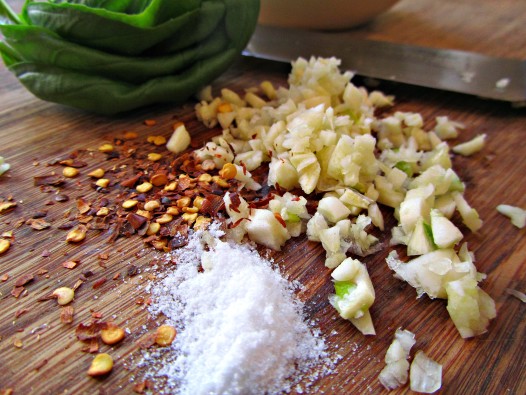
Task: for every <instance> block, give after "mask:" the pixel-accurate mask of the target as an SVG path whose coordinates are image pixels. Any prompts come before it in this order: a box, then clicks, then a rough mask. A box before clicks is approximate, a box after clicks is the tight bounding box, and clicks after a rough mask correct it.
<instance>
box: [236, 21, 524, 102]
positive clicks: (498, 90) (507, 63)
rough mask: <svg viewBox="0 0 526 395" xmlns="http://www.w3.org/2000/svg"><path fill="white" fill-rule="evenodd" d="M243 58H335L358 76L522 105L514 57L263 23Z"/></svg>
mask: <svg viewBox="0 0 526 395" xmlns="http://www.w3.org/2000/svg"><path fill="white" fill-rule="evenodd" d="M243 54H244V55H246V56H252V57H257V58H263V59H268V60H274V61H280V62H291V61H294V60H296V59H297V58H298V57H304V58H307V59H308V58H309V57H311V56H318V57H332V56H334V57H337V58H339V59H340V60H341V62H342V64H341V67H342V68H344V69H346V70H351V71H353V72H354V73H356V74H358V75H360V76H363V77H370V78H375V79H380V80H389V81H397V82H401V83H405V84H411V85H417V86H423V87H427V88H435V89H441V90H445V91H451V92H459V93H465V94H469V95H475V96H479V97H482V98H487V99H494V100H501V101H507V102H511V103H514V104H526V61H523V60H518V59H511V58H498V57H491V56H486V55H483V54H479V53H474V52H466V51H460V50H452V49H436V48H427V47H419V46H412V45H406V44H397V43H391V42H385V41H374V40H367V39H359V38H355V37H352V36H351V35H350V34H349V33H348V32H322V31H313V30H301V29H294V28H283V27H274V26H265V25H258V26H257V27H256V30H255V32H254V34H253V36H252V38H251V40H250V42H249V43H248V45H247V47H246V48H245V50H244V51H243Z"/></svg>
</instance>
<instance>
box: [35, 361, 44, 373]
mask: <svg viewBox="0 0 526 395" xmlns="http://www.w3.org/2000/svg"><path fill="white" fill-rule="evenodd" d="M46 365H47V359H43V360H41V361H40V362H38V363H37V364H36V365H35V367H34V369H35V370H36V371H37V372H38V371H39V370H40V369H42V368H43V367H44V366H46Z"/></svg>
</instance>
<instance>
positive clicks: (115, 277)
mask: <svg viewBox="0 0 526 395" xmlns="http://www.w3.org/2000/svg"><path fill="white" fill-rule="evenodd" d="M120 276H121V274H120V273H115V274H114V275H113V280H118V279H119V277H120Z"/></svg>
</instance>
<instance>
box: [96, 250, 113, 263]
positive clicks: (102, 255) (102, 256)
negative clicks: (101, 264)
mask: <svg viewBox="0 0 526 395" xmlns="http://www.w3.org/2000/svg"><path fill="white" fill-rule="evenodd" d="M97 257H98V258H99V259H101V260H103V261H105V260H107V259H108V258H109V257H110V254H108V253H107V252H101V253H100V254H99V255H97Z"/></svg>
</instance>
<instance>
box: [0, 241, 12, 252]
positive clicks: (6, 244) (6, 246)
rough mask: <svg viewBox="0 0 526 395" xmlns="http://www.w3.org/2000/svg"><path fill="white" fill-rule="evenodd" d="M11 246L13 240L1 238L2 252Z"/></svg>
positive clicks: (0, 250) (0, 246) (0, 249)
mask: <svg viewBox="0 0 526 395" xmlns="http://www.w3.org/2000/svg"><path fill="white" fill-rule="evenodd" d="M9 247H11V242H10V241H9V240H6V239H0V254H3V253H4V252H6V251H7V250H8V249H9Z"/></svg>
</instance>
